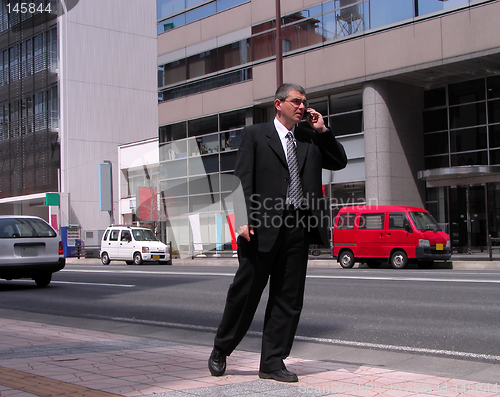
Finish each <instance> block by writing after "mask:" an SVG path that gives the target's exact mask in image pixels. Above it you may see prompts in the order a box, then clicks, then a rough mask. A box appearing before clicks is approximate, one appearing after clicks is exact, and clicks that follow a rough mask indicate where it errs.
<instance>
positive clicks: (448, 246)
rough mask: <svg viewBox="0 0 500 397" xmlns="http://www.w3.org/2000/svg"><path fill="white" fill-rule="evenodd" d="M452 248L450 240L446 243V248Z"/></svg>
mask: <svg viewBox="0 0 500 397" xmlns="http://www.w3.org/2000/svg"><path fill="white" fill-rule="evenodd" d="M450 247H451V240H448V241H447V242H446V248H450Z"/></svg>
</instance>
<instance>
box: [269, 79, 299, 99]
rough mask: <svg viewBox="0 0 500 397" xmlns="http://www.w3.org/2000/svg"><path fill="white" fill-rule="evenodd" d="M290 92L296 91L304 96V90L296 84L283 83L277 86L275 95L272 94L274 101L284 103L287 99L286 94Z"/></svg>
mask: <svg viewBox="0 0 500 397" xmlns="http://www.w3.org/2000/svg"><path fill="white" fill-rule="evenodd" d="M290 91H298V92H300V93H301V94H303V95H306V90H304V87H302V86H300V85H298V84H293V83H284V84H281V85H280V86H279V88H278V89H277V90H276V93H275V94H274V99H279V100H280V101H284V100H285V99H286V98H288V94H289V93H290Z"/></svg>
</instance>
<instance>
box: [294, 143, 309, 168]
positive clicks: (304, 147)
mask: <svg viewBox="0 0 500 397" xmlns="http://www.w3.org/2000/svg"><path fill="white" fill-rule="evenodd" d="M308 150H309V145H308V144H307V143H306V142H299V141H297V161H298V163H299V172H301V171H302V168H303V167H304V163H305V161H306V155H307V151H308Z"/></svg>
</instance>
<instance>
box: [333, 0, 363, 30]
mask: <svg viewBox="0 0 500 397" xmlns="http://www.w3.org/2000/svg"><path fill="white" fill-rule="evenodd" d="M339 6H340V11H339V14H338V15H337V25H338V27H339V31H338V36H349V35H351V34H354V33H357V32H362V31H363V30H364V20H363V14H362V13H361V3H360V2H359V0H339Z"/></svg>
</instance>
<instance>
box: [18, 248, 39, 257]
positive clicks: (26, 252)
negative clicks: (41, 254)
mask: <svg viewBox="0 0 500 397" xmlns="http://www.w3.org/2000/svg"><path fill="white" fill-rule="evenodd" d="M37 255H38V249H37V247H21V257H23V258H24V257H28V256H37Z"/></svg>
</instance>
